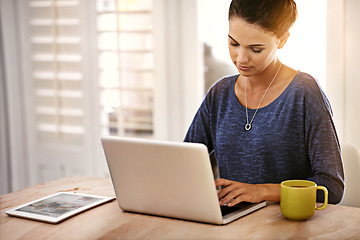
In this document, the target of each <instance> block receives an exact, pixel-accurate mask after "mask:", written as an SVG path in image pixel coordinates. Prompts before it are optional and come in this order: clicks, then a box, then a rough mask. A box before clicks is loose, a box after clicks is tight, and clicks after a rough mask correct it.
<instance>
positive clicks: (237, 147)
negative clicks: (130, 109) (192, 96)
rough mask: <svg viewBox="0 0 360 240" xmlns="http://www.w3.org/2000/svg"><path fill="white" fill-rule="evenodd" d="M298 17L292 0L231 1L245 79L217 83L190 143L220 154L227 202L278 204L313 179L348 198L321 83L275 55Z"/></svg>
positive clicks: (334, 197) (334, 198)
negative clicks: (289, 183)
mask: <svg viewBox="0 0 360 240" xmlns="http://www.w3.org/2000/svg"><path fill="white" fill-rule="evenodd" d="M296 17H297V10H296V4H295V2H294V1H293V0H277V1H273V0H233V1H232V2H231V5H230V9H229V35H228V47H229V52H230V57H231V59H232V61H233V63H234V65H235V66H236V68H237V70H238V72H239V75H235V76H230V77H225V78H223V79H221V80H219V81H218V82H217V83H216V84H214V86H213V87H212V88H211V89H210V90H209V92H208V93H207V95H206V97H205V99H204V101H203V103H202V105H201V106H200V108H199V110H198V112H197V114H196V116H195V118H194V120H193V122H192V124H191V126H190V128H189V130H188V133H187V136H186V138H185V141H187V142H200V143H204V144H205V145H206V146H207V147H208V150H209V152H212V151H214V152H215V157H216V159H217V162H218V166H219V173H220V177H221V179H218V180H216V181H215V182H216V186H222V190H221V191H220V192H219V194H218V195H219V201H220V205H224V204H227V205H228V206H233V205H235V204H237V203H239V202H242V201H247V202H260V201H264V200H268V201H274V202H279V201H280V183H281V182H282V181H284V180H288V179H308V180H311V181H314V182H315V183H317V184H318V185H322V186H325V187H326V188H327V189H328V191H329V203H338V202H340V201H341V198H342V195H343V191H344V173H343V166H342V160H341V154H340V146H339V141H338V137H337V134H336V130H335V126H334V123H333V120H332V112H331V107H330V104H329V102H328V99H327V98H326V96H325V94H324V92H323V91H322V90H321V88H320V86H319V84H318V82H317V80H316V79H314V78H313V77H311V76H310V75H308V74H306V73H303V72H300V71H296V70H294V69H292V68H290V67H288V66H286V65H284V64H283V63H281V62H280V60H279V59H278V58H277V56H276V51H277V49H281V48H282V47H283V46H284V45H285V43H286V41H287V39H288V37H289V29H290V27H291V26H292V25H293V23H294V22H295V20H296ZM317 200H318V201H322V200H323V195H321V194H318V197H317Z"/></svg>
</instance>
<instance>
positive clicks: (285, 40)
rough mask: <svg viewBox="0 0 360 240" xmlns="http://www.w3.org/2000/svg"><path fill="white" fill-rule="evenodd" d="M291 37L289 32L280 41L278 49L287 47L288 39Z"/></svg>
mask: <svg viewBox="0 0 360 240" xmlns="http://www.w3.org/2000/svg"><path fill="white" fill-rule="evenodd" d="M289 36H290V32H289V31H287V32H286V33H285V34H284V35H283V36H282V37H281V38H280V39H279V45H278V49H281V48H283V47H284V46H285V43H286V42H287V40H288V38H289Z"/></svg>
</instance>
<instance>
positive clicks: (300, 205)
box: [280, 180, 328, 220]
mask: <svg viewBox="0 0 360 240" xmlns="http://www.w3.org/2000/svg"><path fill="white" fill-rule="evenodd" d="M318 189H320V190H322V191H324V204H323V205H321V206H319V207H317V206H316V190H318ZM327 203H328V191H327V189H326V188H325V187H323V186H317V185H316V183H314V182H312V181H307V180H288V181H283V182H282V183H281V198H280V207H281V213H282V214H283V215H284V217H286V218H288V219H292V220H305V219H308V218H310V217H312V216H313V215H314V214H315V210H322V209H324V208H326V206H327Z"/></svg>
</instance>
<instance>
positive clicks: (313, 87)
mask: <svg viewBox="0 0 360 240" xmlns="http://www.w3.org/2000/svg"><path fill="white" fill-rule="evenodd" d="M293 84H294V85H295V87H297V88H300V89H302V90H305V91H310V92H314V91H316V92H319V91H320V92H322V91H323V90H322V88H321V85H320V83H319V81H318V80H317V79H316V78H314V77H313V76H311V75H310V74H308V73H305V72H300V71H298V73H297V74H296V75H295V77H294V80H293Z"/></svg>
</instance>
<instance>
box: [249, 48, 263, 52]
mask: <svg viewBox="0 0 360 240" xmlns="http://www.w3.org/2000/svg"><path fill="white" fill-rule="evenodd" d="M251 50H252V51H253V52H254V53H261V51H262V50H263V49H262V48H252V49H251Z"/></svg>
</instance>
